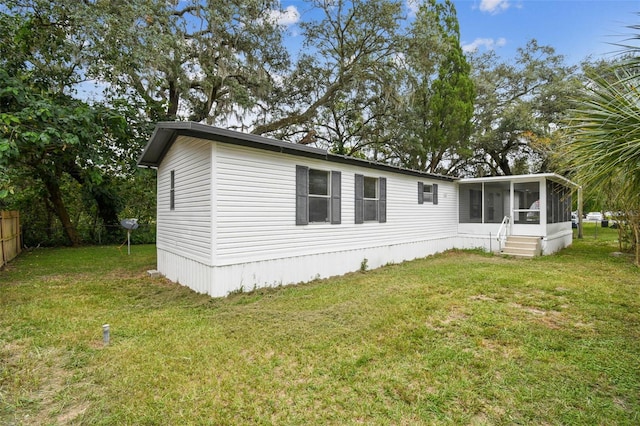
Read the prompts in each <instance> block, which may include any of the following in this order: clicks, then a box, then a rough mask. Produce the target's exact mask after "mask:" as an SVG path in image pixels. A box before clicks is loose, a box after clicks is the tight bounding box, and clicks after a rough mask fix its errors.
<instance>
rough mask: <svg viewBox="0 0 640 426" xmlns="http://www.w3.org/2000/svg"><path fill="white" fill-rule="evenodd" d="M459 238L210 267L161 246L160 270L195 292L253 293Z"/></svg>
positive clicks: (375, 264) (424, 252) (419, 252)
mask: <svg viewBox="0 0 640 426" xmlns="http://www.w3.org/2000/svg"><path fill="white" fill-rule="evenodd" d="M455 242H456V239H455V238H449V237H446V238H438V239H433V240H428V241H422V242H414V243H405V244H397V245H393V246H383V247H373V248H368V249H361V250H346V251H340V252H335V253H322V254H314V255H309V256H292V257H287V258H281V259H273V260H265V261H259V262H247V263H241V264H234V265H226V266H208V265H204V264H202V263H199V262H196V261H193V260H190V259H186V258H184V257H182V256H180V255H176V254H174V253H169V252H166V251H163V250H161V249H158V271H159V272H160V273H161V274H163V275H164V276H165V277H167V278H168V279H170V280H171V281H174V282H178V283H180V284H182V285H185V286H187V287H189V288H191V289H193V290H194V291H196V292H199V293H206V294H209V295H211V296H213V297H221V296H226V295H228V294H229V293H230V292H233V291H250V290H253V289H255V288H262V287H276V286H279V285H286V284H297V283H304V282H309V281H313V280H314V279H320V278H328V277H332V276H338V275H343V274H346V273H348V272H354V271H358V270H360V269H361V268H362V267H365V266H366V268H367V269H375V268H379V267H381V266H384V265H387V264H390V263H400V262H403V261H406V260H412V259H417V258H421V257H426V256H429V255H431V254H435V253H439V252H443V251H446V250H449V249H451V248H454V243H455Z"/></svg>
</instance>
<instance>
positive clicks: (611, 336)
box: [0, 228, 640, 425]
mask: <svg viewBox="0 0 640 426" xmlns="http://www.w3.org/2000/svg"><path fill="white" fill-rule="evenodd" d="M615 238H616V235H615V231H613V230H606V229H605V230H603V229H598V235H597V238H596V236H595V229H594V228H587V229H586V231H585V238H584V239H583V240H580V241H577V240H576V241H575V242H574V245H573V246H572V247H571V248H569V249H566V250H564V251H562V252H560V253H559V254H557V255H554V256H547V257H544V258H537V259H534V260H518V259H511V258H501V257H498V256H492V255H487V254H483V253H479V252H463V251H452V252H447V253H444V254H441V255H437V256H432V257H429V258H426V259H421V260H416V261H413V262H407V263H404V264H402V265H391V266H387V267H384V268H381V269H378V270H373V271H368V272H366V273H361V272H360V273H353V274H349V275H347V276H344V277H340V278H334V279H330V280H322V281H317V282H314V283H311V284H306V285H299V286H289V287H281V288H277V289H272V290H265V291H258V292H254V293H251V294H241V295H233V296H230V297H229V298H226V299H212V298H209V297H207V296H203V295H198V294H195V293H193V292H191V291H190V290H188V289H186V288H184V287H181V286H179V285H176V284H173V283H169V282H167V281H166V280H164V279H162V278H150V277H148V276H146V270H147V269H152V268H154V267H155V248H154V246H133V247H132V254H131V256H127V255H126V248H125V249H124V250H122V251H120V250H118V248H117V247H87V248H81V249H41V250H35V251H32V252H28V253H24V254H23V255H22V256H21V257H19V258H18V259H17V260H16V261H14V262H12V263H11V264H10V266H9V268H8V269H7V270H5V271H2V272H0V304H1V311H0V424H18V425H20V424H25V425H42V424H91V425H94V424H109V425H111V424H136V425H137V424H162V425H169V424H171V425H182V424H216V425H219V424H278V425H281V424H300V425H309V424H336V425H344V424H393V425H414V424H476V425H482V424H492V425H493V424H536V425H539V424H594V425H595V424H602V425H605V424H606V425H611V424H628V425H637V424H640V269H638V268H636V267H635V266H633V265H632V264H631V261H630V258H628V257H625V256H612V255H611V252H614V251H616V250H617V244H616V243H615ZM105 323H108V324H110V326H111V342H110V345H108V346H104V345H103V343H102V325H103V324H105Z"/></svg>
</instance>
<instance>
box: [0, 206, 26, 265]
mask: <svg viewBox="0 0 640 426" xmlns="http://www.w3.org/2000/svg"><path fill="white" fill-rule="evenodd" d="M21 251H22V245H21V244H20V213H19V212H18V211H0V260H1V261H2V263H0V267H2V266H4V265H6V264H7V263H8V262H9V261H10V260H12V259H13V258H14V257H16V256H17V255H18V254H19V253H20V252H21Z"/></svg>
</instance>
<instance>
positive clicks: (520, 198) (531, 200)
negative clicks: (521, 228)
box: [513, 182, 540, 224]
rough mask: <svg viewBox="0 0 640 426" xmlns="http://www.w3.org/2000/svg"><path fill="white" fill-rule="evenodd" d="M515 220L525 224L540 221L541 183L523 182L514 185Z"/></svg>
mask: <svg viewBox="0 0 640 426" xmlns="http://www.w3.org/2000/svg"><path fill="white" fill-rule="evenodd" d="M513 196H514V206H515V210H516V212H514V216H515V217H514V222H515V223H520V224H525V223H530V224H539V223H540V184H539V183H538V182H522V183H516V184H514V185H513Z"/></svg>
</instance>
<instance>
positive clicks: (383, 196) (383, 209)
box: [378, 177, 387, 223]
mask: <svg viewBox="0 0 640 426" xmlns="http://www.w3.org/2000/svg"><path fill="white" fill-rule="evenodd" d="M378 185H379V188H378V189H379V191H380V193H379V195H378V222H380V223H385V222H386V221H387V178H383V177H381V178H379V179H378Z"/></svg>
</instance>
